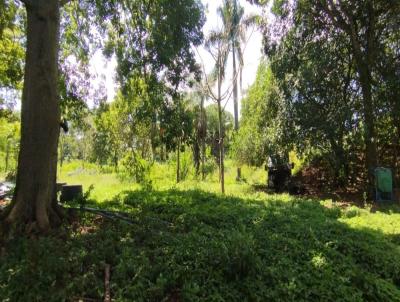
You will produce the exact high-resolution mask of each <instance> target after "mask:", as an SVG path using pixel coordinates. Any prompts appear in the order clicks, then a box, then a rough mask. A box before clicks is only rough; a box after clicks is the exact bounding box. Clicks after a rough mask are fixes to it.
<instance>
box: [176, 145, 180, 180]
mask: <svg viewBox="0 0 400 302" xmlns="http://www.w3.org/2000/svg"><path fill="white" fill-rule="evenodd" d="M180 157H181V138H178V150H177V155H176V182H177V183H179V182H180V180H181V159H180Z"/></svg>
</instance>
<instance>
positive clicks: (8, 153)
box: [5, 139, 10, 172]
mask: <svg viewBox="0 0 400 302" xmlns="http://www.w3.org/2000/svg"><path fill="white" fill-rule="evenodd" d="M9 158H10V140H9V139H8V140H7V146H6V159H5V160H6V163H5V164H6V166H5V171H6V172H7V171H8V163H9Z"/></svg>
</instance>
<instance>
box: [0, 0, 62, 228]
mask: <svg viewBox="0 0 400 302" xmlns="http://www.w3.org/2000/svg"><path fill="white" fill-rule="evenodd" d="M23 2H24V3H25V6H26V11H27V19H28V23H27V51H26V63H25V78H24V88H23V94H22V107H21V148H20V153H19V158H18V169H17V183H16V190H15V195H14V198H13V202H12V207H11V208H10V211H9V212H8V215H7V217H6V218H5V222H6V224H15V225H18V226H19V227H21V226H28V229H32V228H33V229H37V230H38V231H40V232H47V231H48V230H49V229H50V227H51V225H52V224H53V223H56V222H59V219H58V218H59V217H58V215H57V211H56V209H55V208H54V206H56V204H55V202H54V201H55V199H54V196H55V189H56V187H55V184H56V173H57V145H58V138H59V133H60V130H59V128H60V126H59V123H60V106H59V105H60V104H59V96H58V91H57V80H58V66H57V62H58V49H59V26H60V3H59V1H58V0H53V1H34V0H31V1H23Z"/></svg>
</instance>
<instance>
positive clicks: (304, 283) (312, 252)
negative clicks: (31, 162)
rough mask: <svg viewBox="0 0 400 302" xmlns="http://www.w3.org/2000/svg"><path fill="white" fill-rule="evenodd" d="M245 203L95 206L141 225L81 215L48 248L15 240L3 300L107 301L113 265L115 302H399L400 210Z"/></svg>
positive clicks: (5, 268) (129, 194) (141, 198)
mask: <svg viewBox="0 0 400 302" xmlns="http://www.w3.org/2000/svg"><path fill="white" fill-rule="evenodd" d="M234 174H235V170H234V169H232V177H234ZM189 183H190V181H189ZM228 183H229V182H228ZM245 187H246V184H243V185H242V189H245ZM186 188H187V186H186ZM228 188H229V186H228ZM215 190H218V186H217V185H216V186H215ZM246 195H247V196H248V197H247V198H245V197H236V196H234V195H233V194H231V195H230V196H223V195H220V194H215V193H211V192H206V191H204V190H192V189H186V190H185V189H182V188H179V189H177V188H175V189H167V190H143V189H136V190H127V191H124V192H122V193H120V194H118V195H116V196H115V197H114V198H113V199H111V200H108V201H103V202H100V203H99V202H96V201H94V200H89V201H88V203H87V204H86V206H88V207H89V206H90V207H96V208H103V209H109V210H116V211H124V212H126V213H129V217H130V219H131V220H132V221H133V224H128V223H126V222H124V221H119V220H118V219H117V220H115V221H114V220H110V219H105V218H102V217H100V216H96V215H92V214H88V213H78V214H77V215H76V216H75V218H74V220H73V221H72V224H71V225H69V226H65V227H64V228H63V229H62V230H60V231H57V232H56V233H54V234H52V236H50V237H40V238H36V237H31V238H24V237H18V238H15V239H14V240H12V241H10V242H9V243H8V246H7V250H6V251H3V252H2V255H1V262H0V263H1V264H0V297H2V299H3V301H64V300H65V301H77V300H79V299H83V300H84V301H85V299H87V301H92V300H96V301H97V300H98V301H100V300H101V299H103V295H104V267H105V265H106V264H110V265H111V279H110V282H111V294H112V298H113V299H114V300H115V301H321V300H323V301H338V300H341V301H397V300H400V288H399V286H400V260H399V259H400V257H399V256H400V248H399V245H398V244H399V231H398V230H399V229H400V228H399V227H400V223H399V221H400V219H399V218H400V214H398V208H396V207H391V208H388V209H384V210H382V211H378V212H375V213H372V212H371V210H370V209H360V208H357V207H351V208H345V209H341V208H339V207H336V206H335V205H334V204H332V203H331V202H330V201H325V202H320V201H317V200H313V199H306V198H294V197H290V196H288V195H285V194H281V195H266V194H264V193H259V192H252V193H250V194H249V193H247V194H246ZM48 251H52V252H51V253H48ZM43 254H48V255H49V256H48V257H47V258H43V257H42V255H43Z"/></svg>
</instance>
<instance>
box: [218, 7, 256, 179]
mask: <svg viewBox="0 0 400 302" xmlns="http://www.w3.org/2000/svg"><path fill="white" fill-rule="evenodd" d="M217 12H218V14H219V16H220V18H221V19H222V23H223V29H222V31H223V32H224V33H223V34H220V35H219V37H220V38H223V39H226V41H225V43H227V44H228V45H229V49H230V52H231V53H232V92H233V110H234V118H235V132H237V131H238V130H239V108H238V81H239V80H240V86H241V82H242V68H243V49H244V44H245V43H246V42H247V41H246V31H247V29H248V27H249V26H251V25H254V24H255V22H256V20H257V16H255V15H250V16H245V15H244V9H243V7H242V6H241V5H240V4H239V3H238V0H233V1H228V0H225V1H224V3H223V5H222V6H221V7H219V8H218V11H217ZM236 60H238V61H239V66H237V63H236ZM240 178H241V172H240V167H238V168H237V176H236V179H237V180H239V179H240Z"/></svg>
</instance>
